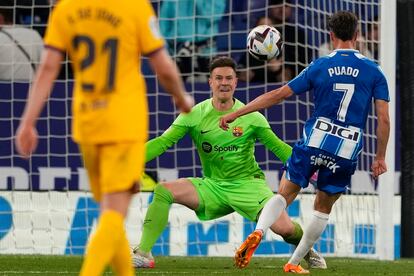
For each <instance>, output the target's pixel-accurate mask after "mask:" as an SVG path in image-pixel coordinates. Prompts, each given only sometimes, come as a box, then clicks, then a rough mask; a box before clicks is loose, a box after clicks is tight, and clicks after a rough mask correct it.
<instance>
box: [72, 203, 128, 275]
mask: <svg viewBox="0 0 414 276" xmlns="http://www.w3.org/2000/svg"><path fill="white" fill-rule="evenodd" d="M123 233H124V217H123V216H122V215H121V214H120V213H118V212H116V211H111V210H108V211H105V212H103V213H102V214H101V216H100V218H99V222H98V226H97V228H96V232H95V233H94V235H93V236H92V237H91V239H90V241H89V244H88V247H87V249H86V255H85V257H84V260H83V264H82V268H81V271H80V274H79V275H81V276H95V275H101V274H102V273H103V271H104V270H105V268H106V266H107V265H108V264H109V262H110V261H111V259H112V258H113V256H114V254H115V251H116V250H118V247H119V244H120V241H122V235H123ZM131 266H132V265H131Z"/></svg>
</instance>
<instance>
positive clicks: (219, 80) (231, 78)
mask: <svg viewBox="0 0 414 276" xmlns="http://www.w3.org/2000/svg"><path fill="white" fill-rule="evenodd" d="M209 84H210V88H211V91H212V92H213V98H216V99H218V100H219V101H221V102H223V101H228V100H232V99H233V94H234V91H235V90H236V86H237V77H236V72H234V70H233V68H231V67H217V68H215V69H214V70H213V71H212V72H211V76H210V79H209Z"/></svg>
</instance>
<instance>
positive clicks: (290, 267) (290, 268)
mask: <svg viewBox="0 0 414 276" xmlns="http://www.w3.org/2000/svg"><path fill="white" fill-rule="evenodd" d="M283 271H284V272H285V273H296V274H310V272H309V270H306V269H304V268H303V267H301V266H300V265H294V264H290V263H287V264H285V265H284V266H283Z"/></svg>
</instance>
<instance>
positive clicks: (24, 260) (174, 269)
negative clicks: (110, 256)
mask: <svg viewBox="0 0 414 276" xmlns="http://www.w3.org/2000/svg"><path fill="white" fill-rule="evenodd" d="M287 260H288V259H287V258H264V257H253V259H252V261H251V263H250V264H249V266H248V267H247V268H245V269H237V268H235V267H233V260H232V259H231V258H228V257H227V258H218V257H217V258H216V257H158V258H156V268H155V269H140V270H138V271H137V273H136V275H196V276H201V275H283V273H282V266H283V264H284V263H285V262H286V261H287ZM326 260H327V263H328V267H329V268H328V269H327V270H317V269H312V270H311V275H369V276H371V275H414V259H403V260H398V261H377V260H365V259H351V258H327V259H326ZM81 263H82V258H81V257H77V256H45V255H0V275H59V276H62V275H78V272H79V268H80V266H81ZM105 275H113V273H111V271H110V270H109V269H108V270H107V272H106V273H105Z"/></svg>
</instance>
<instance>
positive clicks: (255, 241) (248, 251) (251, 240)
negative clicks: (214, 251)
mask: <svg viewBox="0 0 414 276" xmlns="http://www.w3.org/2000/svg"><path fill="white" fill-rule="evenodd" d="M262 236H263V232H262V231H261V230H255V231H254V232H253V233H251V234H250V235H249V236H248V237H247V239H246V240H245V241H244V242H243V244H242V245H241V246H240V248H239V249H238V250H237V251H236V255H235V256H234V264H235V266H237V267H238V268H245V267H246V266H247V265H248V264H249V262H250V259H251V258H252V255H253V253H254V251H255V250H256V248H257V247H258V246H259V244H260V241H261V240H262Z"/></svg>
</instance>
